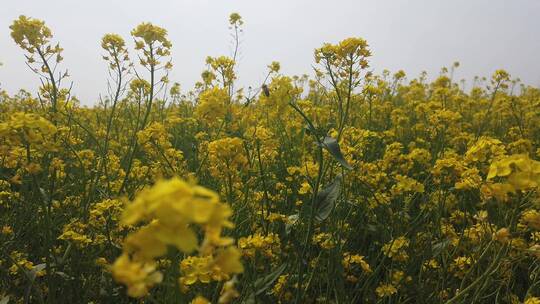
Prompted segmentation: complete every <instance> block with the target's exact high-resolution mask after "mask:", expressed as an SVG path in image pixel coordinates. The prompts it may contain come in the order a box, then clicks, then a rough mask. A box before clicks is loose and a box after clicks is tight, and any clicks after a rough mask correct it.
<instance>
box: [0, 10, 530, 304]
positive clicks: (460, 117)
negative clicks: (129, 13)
mask: <svg viewBox="0 0 540 304" xmlns="http://www.w3.org/2000/svg"><path fill="white" fill-rule="evenodd" d="M229 22H230V26H231V30H232V33H233V36H234V35H238V33H239V31H241V30H242V27H243V26H244V25H243V21H242V19H241V17H240V16H239V15H238V14H232V15H231V16H230V20H229ZM10 28H11V36H12V38H13V40H14V42H15V43H16V44H17V45H18V46H19V47H20V48H21V49H22V50H21V53H22V54H21V60H25V61H26V63H27V65H28V67H29V68H30V69H32V71H33V72H34V73H35V75H36V77H39V78H40V80H41V84H42V85H41V86H40V87H39V88H37V90H36V92H35V93H33V94H31V93H28V92H26V91H20V92H19V93H18V94H15V95H12V96H10V95H8V94H7V93H6V92H5V91H0V303H1V304H8V303H96V304H97V303H197V304H202V303H221V304H224V303H246V304H248V303H448V304H449V303H526V304H538V303H540V196H539V193H538V187H539V186H540V161H538V159H539V158H540V89H538V88H534V87H530V86H525V85H523V84H521V83H520V82H519V81H518V80H514V79H512V78H511V76H510V75H509V74H508V73H507V72H505V71H503V70H498V71H496V72H495V73H494V74H493V76H491V77H490V78H487V79H485V78H484V79H482V78H477V79H475V81H474V83H473V85H472V88H471V89H470V90H467V91H465V90H464V89H463V87H464V86H463V85H461V84H460V83H457V82H455V81H453V79H452V75H453V71H454V69H456V68H457V67H458V64H457V63H456V64H454V65H453V66H452V67H451V68H449V69H447V68H443V69H442V71H441V74H440V75H439V76H438V78H436V79H435V80H433V81H429V80H428V78H427V76H426V75H425V74H422V75H420V77H418V78H414V79H412V80H406V77H405V73H404V72H402V71H399V72H397V73H395V74H391V73H389V72H383V73H382V74H381V75H375V74H373V73H372V72H370V68H369V58H370V56H371V53H370V50H369V46H368V44H367V42H366V41H365V40H363V39H361V38H348V39H345V40H343V41H341V42H337V43H336V44H322V46H321V47H320V48H318V49H316V50H315V53H314V54H315V55H314V67H315V73H314V76H313V77H308V76H293V77H289V76H285V75H283V74H281V73H280V65H279V63H277V62H273V63H271V64H270V65H269V66H268V70H267V80H266V81H265V83H264V84H256V85H254V87H257V88H256V89H251V88H250V89H249V90H243V89H239V88H238V85H237V84H236V81H237V77H236V58H235V57H236V51H235V55H234V56H232V57H226V56H222V57H208V58H207V60H206V64H207V69H206V70H205V71H203V73H202V78H201V81H200V82H198V83H197V84H196V86H195V88H194V89H193V90H191V91H188V92H182V91H181V90H180V86H179V85H178V84H176V83H171V82H170V81H169V79H168V77H167V75H168V72H169V71H170V69H171V68H172V63H171V61H170V54H171V53H170V52H171V47H172V43H171V41H169V40H168V38H167V31H166V30H165V29H163V28H160V27H158V26H156V25H153V24H151V23H142V24H140V25H138V26H137V27H135V28H134V29H133V31H132V32H131V35H132V37H131V38H130V39H133V40H134V42H135V48H134V49H133V50H131V49H129V48H128V47H127V45H126V43H125V41H124V39H123V38H122V37H120V36H119V35H116V34H106V35H105V36H104V37H103V39H102V41H101V46H102V48H103V54H104V56H103V60H105V61H106V62H107V64H108V68H109V71H108V74H107V73H104V75H108V77H109V91H108V93H109V94H108V97H107V98H103V99H102V100H101V101H100V102H99V103H97V104H95V105H94V106H92V107H83V106H81V105H80V103H79V101H78V100H77V98H76V97H74V96H73V95H72V94H71V91H70V86H69V80H68V79H69V75H68V74H67V72H65V69H66V67H64V66H63V63H62V51H63V50H62V48H61V46H60V44H58V43H57V42H56V41H55V40H54V38H53V36H52V32H51V30H50V29H49V28H48V27H47V26H46V25H45V23H44V22H43V21H40V20H38V19H33V18H28V17H25V16H21V17H19V18H18V19H17V20H15V21H13V23H12V26H11V27H10ZM236 46H237V47H238V45H236ZM23 54H24V57H23ZM104 77H106V76H104Z"/></svg>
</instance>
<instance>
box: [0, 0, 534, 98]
mask: <svg viewBox="0 0 540 304" xmlns="http://www.w3.org/2000/svg"><path fill="white" fill-rule="evenodd" d="M232 12H238V13H240V15H241V16H242V17H243V19H244V22H245V24H244V28H245V31H244V34H243V35H242V44H241V56H240V60H239V78H240V84H241V85H244V86H246V87H247V86H248V85H253V86H256V85H258V84H260V83H261V82H262V81H263V79H264V75H265V72H266V65H267V64H269V63H270V62H271V61H273V60H276V61H279V62H281V66H282V72H283V73H285V74H289V75H292V74H296V75H300V74H303V73H311V70H312V69H311V65H312V64H313V49H314V48H316V47H319V46H320V45H322V43H323V42H332V43H335V42H337V41H339V40H341V39H343V38H346V37H350V36H360V37H363V38H365V39H367V41H368V43H369V44H370V46H371V49H372V52H373V57H372V59H371V66H372V68H373V69H374V70H375V71H376V72H380V71H382V69H389V70H391V71H396V70H399V69H403V70H405V71H406V72H407V75H408V77H409V78H413V77H416V76H417V75H418V74H419V73H420V72H421V71H423V70H425V71H427V72H428V73H429V74H430V75H431V76H436V75H437V74H438V72H439V70H440V68H441V67H442V66H450V65H451V64H452V62H454V61H456V60H457V61H460V63H461V67H460V68H459V69H458V70H457V72H456V73H455V79H461V78H465V79H468V80H472V78H473V77H474V76H475V75H479V76H490V75H491V74H492V73H493V71H495V70H496V69H498V68H504V69H506V70H507V71H509V72H510V73H511V74H512V76H513V77H520V78H521V79H522V80H523V81H524V82H525V83H527V84H530V85H534V86H539V85H540V58H539V56H540V1H539V0H446V1H443V0H408V1H405V0H393V1H390V0H370V1H367V0H347V1H337V0H335V1H323V0H296V1H293V0H272V1H258V0H129V1H120V0H94V1H75V0H51V1H43V0H17V1H16V0H2V1H1V2H0V62H2V63H3V64H4V65H3V66H1V67H0V83H1V86H2V88H4V89H6V90H8V92H10V93H14V92H16V91H17V90H18V89H19V88H26V89H28V90H30V91H31V92H35V89H36V87H37V86H38V84H39V83H38V81H37V77H36V75H33V74H32V73H31V71H30V70H29V69H28V68H27V67H26V66H25V64H24V57H23V52H22V50H20V49H19V48H18V47H17V46H16V45H15V43H14V42H13V40H12V39H11V37H10V35H9V34H10V31H9V25H10V24H11V23H12V21H13V20H14V19H16V18H17V17H18V16H19V15H21V14H24V15H27V16H31V17H35V18H39V19H42V20H45V22H46V24H47V25H48V26H49V27H50V28H51V29H52V31H53V35H54V41H59V42H60V44H61V46H62V47H63V48H64V49H65V50H64V53H63V55H64V58H65V60H64V62H63V65H62V67H64V68H68V69H69V72H70V74H71V78H70V79H71V80H72V81H73V82H74V86H73V93H74V94H75V95H77V96H78V97H79V98H80V99H81V101H82V102H83V103H84V104H92V103H93V102H95V101H96V100H97V98H98V96H99V94H100V93H105V92H106V76H107V74H106V66H105V64H104V62H103V60H102V59H101V54H102V51H101V48H100V39H101V37H102V36H103V34H105V33H110V32H114V33H118V34H120V35H122V36H123V37H124V38H125V39H126V40H127V41H129V42H130V45H132V44H131V38H130V36H129V32H130V30H131V29H132V28H133V27H135V26H136V25H137V24H139V23H140V22H143V21H150V22H152V23H154V24H156V25H159V26H162V27H164V28H166V29H167V30H168V31H169V38H170V40H171V41H172V43H173V50H172V53H173V54H172V56H173V64H174V68H173V71H172V73H171V75H170V76H171V77H170V78H171V81H178V82H180V83H181V85H182V87H183V89H184V90H186V89H190V88H191V87H192V86H193V84H194V83H195V81H197V80H199V79H200V72H201V71H202V70H203V68H204V59H205V58H206V56H208V55H211V56H219V55H230V54H231V47H232V46H231V37H230V36H229V33H230V31H229V28H228V16H229V14H230V13H232ZM133 57H134V56H132V58H133Z"/></svg>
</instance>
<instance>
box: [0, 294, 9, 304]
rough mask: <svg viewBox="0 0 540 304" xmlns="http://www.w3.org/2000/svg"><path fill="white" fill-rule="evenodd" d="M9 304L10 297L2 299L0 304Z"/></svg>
mask: <svg viewBox="0 0 540 304" xmlns="http://www.w3.org/2000/svg"><path fill="white" fill-rule="evenodd" d="M8 303H9V296H5V297H3V298H2V299H0V304H8Z"/></svg>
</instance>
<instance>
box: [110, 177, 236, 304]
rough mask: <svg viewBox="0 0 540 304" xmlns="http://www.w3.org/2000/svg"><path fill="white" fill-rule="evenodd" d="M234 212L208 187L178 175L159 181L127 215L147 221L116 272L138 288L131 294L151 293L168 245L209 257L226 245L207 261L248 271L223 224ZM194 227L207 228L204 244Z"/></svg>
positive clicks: (129, 221)
mask: <svg viewBox="0 0 540 304" xmlns="http://www.w3.org/2000/svg"><path fill="white" fill-rule="evenodd" d="M230 215H231V210H230V208H229V207H228V206H227V205H225V204H222V203H221V202H220V201H219V198H218V195H217V194H216V193H214V192H212V191H210V190H207V189H206V188H204V187H201V186H197V185H192V184H189V183H187V182H185V181H182V180H180V179H178V178H173V179H170V180H166V181H163V180H162V181H158V182H157V183H156V184H155V185H154V186H153V187H151V188H150V189H145V190H143V191H142V192H141V193H139V194H138V195H137V197H136V198H135V200H134V201H133V202H132V203H131V204H129V205H128V206H127V207H126V209H125V210H124V212H123V214H122V220H121V223H122V224H123V225H131V226H132V225H135V224H137V223H141V222H142V223H145V224H144V226H142V227H140V228H138V229H137V230H136V231H134V232H132V233H130V235H129V236H128V237H127V238H126V241H125V244H124V253H123V254H122V256H121V257H120V258H119V259H118V260H117V261H116V262H115V263H114V265H113V267H112V271H113V276H114V277H115V279H116V280H118V281H119V282H122V283H124V284H126V285H128V288H133V289H131V292H130V295H131V296H134V297H140V296H143V295H145V294H146V293H147V290H148V288H150V287H151V286H152V285H154V284H155V283H158V282H159V281H160V277H161V275H159V274H158V272H155V259H156V258H158V257H161V256H163V255H164V254H165V253H166V251H167V246H173V247H176V248H177V249H178V250H180V251H182V252H185V253H190V252H192V251H194V250H195V249H198V251H199V252H200V254H201V255H202V256H203V257H206V256H209V255H212V253H214V251H215V249H216V248H218V247H225V249H223V250H218V252H217V253H216V255H215V256H212V257H211V258H210V259H209V260H208V261H207V263H206V265H207V266H208V265H211V266H212V267H219V269H220V271H222V272H223V273H224V274H227V275H228V274H233V273H240V272H242V271H243V268H242V264H241V263H240V261H239V257H240V254H239V252H238V251H237V249H235V248H234V247H231V245H232V242H233V240H232V239H230V238H226V237H223V236H222V235H221V233H222V230H223V228H230V227H232V224H231V223H230V222H229V220H228V218H229V216H230ZM191 225H199V226H200V227H201V229H202V230H203V231H204V240H203V241H202V243H201V244H199V242H198V239H197V236H196V234H195V232H194V231H193V230H192V228H190V226H191ZM184 269H186V267H185V266H184ZM129 271H134V272H135V273H138V274H139V275H138V279H137V281H136V282H134V281H132V280H131V279H130V278H129V277H130V276H129ZM187 275H188V276H190V275H191V276H193V270H191V271H187ZM181 281H182V279H181Z"/></svg>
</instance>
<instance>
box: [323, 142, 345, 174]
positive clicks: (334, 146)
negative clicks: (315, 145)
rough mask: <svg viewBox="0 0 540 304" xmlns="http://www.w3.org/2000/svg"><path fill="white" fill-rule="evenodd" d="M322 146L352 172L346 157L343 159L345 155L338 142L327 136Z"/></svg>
mask: <svg viewBox="0 0 540 304" xmlns="http://www.w3.org/2000/svg"><path fill="white" fill-rule="evenodd" d="M322 146H323V148H325V149H326V150H328V152H330V154H331V155H332V156H333V157H334V158H335V159H336V160H337V161H338V162H339V163H340V164H341V165H342V166H343V167H344V168H345V169H348V170H352V167H351V165H349V163H348V162H347V161H346V160H345V157H343V153H341V149H340V148H339V144H338V142H337V140H336V139H335V138H333V137H330V136H325V137H324V139H323V141H322Z"/></svg>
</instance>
